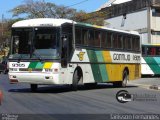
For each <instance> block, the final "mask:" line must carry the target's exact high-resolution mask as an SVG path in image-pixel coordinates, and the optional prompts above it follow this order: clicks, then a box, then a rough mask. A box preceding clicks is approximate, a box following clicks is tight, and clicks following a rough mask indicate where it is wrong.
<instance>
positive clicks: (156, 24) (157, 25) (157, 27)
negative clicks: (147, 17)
mask: <svg viewBox="0 0 160 120" xmlns="http://www.w3.org/2000/svg"><path fill="white" fill-rule="evenodd" d="M151 21H152V22H151V29H152V30H154V31H160V17H154V16H153V17H152V19H151Z"/></svg>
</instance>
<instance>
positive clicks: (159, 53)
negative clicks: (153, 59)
mask: <svg viewBox="0 0 160 120" xmlns="http://www.w3.org/2000/svg"><path fill="white" fill-rule="evenodd" d="M156 55H160V47H157V48H156Z"/></svg>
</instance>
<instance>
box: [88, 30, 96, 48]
mask: <svg viewBox="0 0 160 120" xmlns="http://www.w3.org/2000/svg"><path fill="white" fill-rule="evenodd" d="M94 42H95V41H94V31H93V30H89V32H88V45H89V46H94V45H95V43H94Z"/></svg>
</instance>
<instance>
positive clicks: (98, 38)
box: [94, 31, 101, 47]
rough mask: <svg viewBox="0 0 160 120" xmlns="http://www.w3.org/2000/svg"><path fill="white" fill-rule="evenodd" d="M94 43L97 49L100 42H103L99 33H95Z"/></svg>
mask: <svg viewBox="0 0 160 120" xmlns="http://www.w3.org/2000/svg"><path fill="white" fill-rule="evenodd" d="M94 41H95V42H94V43H95V46H96V47H100V42H101V33H100V32H98V31H95V38H94Z"/></svg>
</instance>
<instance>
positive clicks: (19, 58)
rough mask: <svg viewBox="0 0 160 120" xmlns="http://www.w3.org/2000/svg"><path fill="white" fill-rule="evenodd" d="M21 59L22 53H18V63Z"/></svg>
mask: <svg viewBox="0 0 160 120" xmlns="http://www.w3.org/2000/svg"><path fill="white" fill-rule="evenodd" d="M21 59H22V54H20V56H19V57H18V63H20V62H21Z"/></svg>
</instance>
